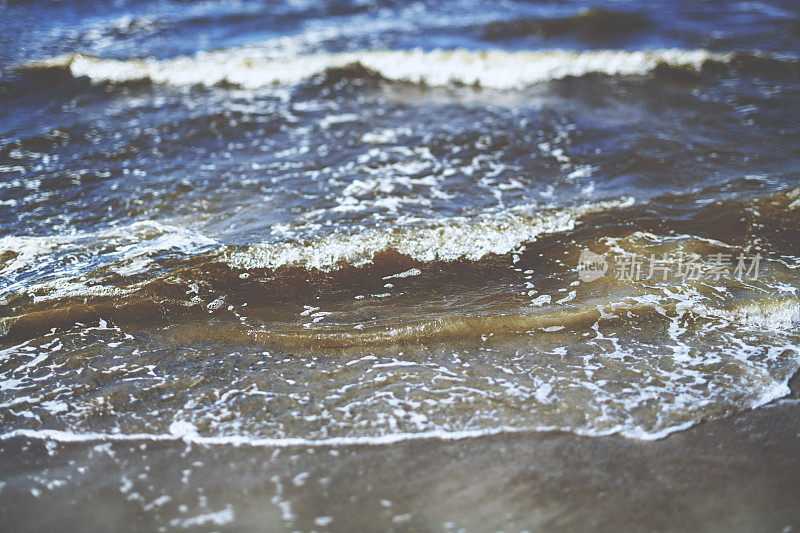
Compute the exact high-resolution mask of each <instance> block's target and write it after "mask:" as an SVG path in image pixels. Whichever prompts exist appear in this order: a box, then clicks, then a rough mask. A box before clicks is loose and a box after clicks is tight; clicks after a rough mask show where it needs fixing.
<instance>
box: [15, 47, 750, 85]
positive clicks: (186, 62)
mask: <svg viewBox="0 0 800 533" xmlns="http://www.w3.org/2000/svg"><path fill="white" fill-rule="evenodd" d="M734 57H735V55H734V54H730V53H715V52H711V51H708V50H684V49H677V48H673V49H661V50H646V51H626V50H592V51H586V52H577V51H569V50H543V51H520V52H508V51H501V50H488V51H470V50H463V49H459V50H434V51H423V50H421V49H413V50H378V51H359V52H346V53H318V54H309V55H299V56H292V57H287V58H279V59H275V58H270V57H260V56H258V54H256V53H254V52H253V51H252V50H244V49H228V50H219V51H214V52H203V53H199V54H197V55H195V56H191V57H189V56H184V57H176V58H172V59H165V60H156V59H152V58H147V59H127V60H118V59H101V58H97V57H90V56H86V55H81V54H72V55H66V56H59V57H55V58H51V59H45V60H41V61H35V62H32V63H28V64H27V65H25V67H26V68H28V69H66V70H68V71H69V72H71V74H72V75H73V76H75V77H87V78H89V79H90V80H91V81H92V82H93V83H126V82H141V81H149V82H153V83H159V84H167V85H179V86H192V85H205V86H213V85H220V84H230V85H235V86H239V87H244V88H258V87H265V86H270V85H292V84H297V83H300V82H303V81H307V80H309V79H311V78H313V77H314V76H318V75H322V74H325V73H326V72H327V71H330V70H334V69H342V68H345V67H351V66H352V67H360V68H361V69H366V70H368V71H370V72H372V73H374V74H376V75H378V76H380V77H382V78H384V79H387V80H390V81H396V82H408V83H414V84H421V85H427V86H439V87H446V86H450V85H475V86H480V87H485V88H491V89H499V90H511V89H520V88H524V87H527V86H530V85H533V84H536V83H541V82H546V81H550V80H557V79H561V78H566V77H568V76H585V75H587V74H593V73H597V74H606V75H610V76H635V75H645V74H647V73H649V72H652V71H654V70H655V69H657V68H659V67H661V66H667V67H673V68H687V69H691V70H700V69H701V68H702V67H703V64H704V63H707V62H718V63H728V62H730V61H731V60H732V59H733V58H734Z"/></svg>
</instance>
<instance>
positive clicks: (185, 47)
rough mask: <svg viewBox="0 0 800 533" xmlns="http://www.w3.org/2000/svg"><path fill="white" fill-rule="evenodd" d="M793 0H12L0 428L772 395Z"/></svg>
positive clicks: (172, 427) (262, 441)
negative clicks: (588, 267)
mask: <svg viewBox="0 0 800 533" xmlns="http://www.w3.org/2000/svg"><path fill="white" fill-rule="evenodd" d="M587 7H588V8H591V9H589V10H587V9H586V8H587ZM799 11H800V10H799V9H798V7H797V6H796V5H795V3H793V2H789V1H785V2H781V1H778V0H774V1H770V2H717V1H707V2H688V1H687V2H672V3H670V4H669V5H664V4H661V5H652V6H641V5H639V4H638V3H635V2H625V1H615V2H596V3H593V4H591V5H590V6H586V5H583V4H578V3H575V2H542V3H540V2H524V1H505V2H496V3H487V2H470V1H466V2H416V3H411V4H409V3H394V2H389V1H377V2H292V3H288V4H286V5H280V6H276V5H273V4H271V3H262V2H255V1H253V2H251V1H244V0H242V1H236V2H234V1H231V2H196V3H190V4H185V3H182V2H171V1H157V2H125V1H121V2H115V3H113V4H107V3H100V4H93V3H80V2H71V1H63V2H55V1H26V2H6V3H4V4H2V7H0V12H1V13H2V17H0V30H2V31H0V35H2V36H1V37H0V73H2V78H1V79H0V109H1V110H2V113H0V175H2V177H0V276H2V277H0V312H1V313H2V318H1V319H0V320H1V321H2V322H1V323H0V333H2V335H3V344H2V347H1V350H2V351H0V421H1V422H0V424H1V426H0V439H3V440H9V439H12V438H15V437H19V436H26V437H28V438H31V439H50V440H56V441H65V442H66V441H70V442H71V441H84V440H87V441H90V442H95V441H98V440H101V441H104V440H111V441H114V440H129V439H133V440H145V441H148V440H155V441H160V440H167V441H172V440H179V439H183V440H185V441H187V442H197V443H206V444H219V445H222V446H226V445H229V444H242V443H246V444H251V445H254V446H268V447H276V446H277V447H280V446H288V445H295V444H298V443H302V444H309V445H333V446H340V445H341V446H346V445H348V444H352V443H373V444H380V443H384V444H387V443H393V442H397V441H399V440H406V439H420V438H424V439H456V438H458V439H461V438H470V437H475V436H480V435H486V434H497V433H505V432H521V431H545V430H561V431H566V432H572V433H576V434H580V435H588V436H599V435H607V434H620V435H622V436H624V437H629V438H632V439H644V440H651V439H658V438H662V437H664V436H666V435H668V434H670V433H673V432H676V431H680V430H683V429H686V428H688V427H691V426H693V425H695V424H697V423H698V422H701V421H704V420H713V419H718V418H722V417H725V416H728V415H731V414H735V413H741V412H744V411H747V410H750V409H752V408H756V407H758V406H761V405H763V404H765V403H768V402H770V401H772V400H774V399H776V398H779V397H781V396H784V395H786V394H787V393H788V392H789V388H788V387H787V385H786V383H787V381H788V379H789V378H790V377H791V376H792V375H793V373H794V372H795V370H796V369H797V367H798V365H799V364H800V342H799V341H800V338H799V337H798V334H797V325H798V322H800V300H798V294H797V290H798V288H799V287H800V277H798V268H800V235H799V234H798V222H800V173H799V172H798V170H799V167H798V163H797V161H798V155H799V152H798V146H800V143H798V140H800V127H798V123H800V121H799V120H798V119H800V77H799V75H800V61H799V60H798V57H797V54H796V50H798V49H799V48H800V47H799V45H800V31H799V30H798V24H797V20H798V14H799ZM584 250H590V251H592V252H593V253H596V254H601V255H603V256H604V257H605V258H606V259H607V260H608V261H610V264H609V266H608V270H607V272H606V274H605V276H602V277H601V278H599V279H596V280H593V281H581V280H580V277H579V272H578V271H577V270H576V267H577V266H578V264H579V259H580V257H581V253H582V252H583V251H584ZM693 254H694V255H693ZM720 254H721V255H720ZM626 256H627V257H628V258H630V257H635V258H639V259H641V260H642V265H641V275H638V271H637V275H635V276H634V275H631V274H632V272H626V271H625V269H624V268H623V267H624V264H625V257H626ZM691 256H694V257H698V258H700V262H701V263H702V265H703V268H704V269H705V270H703V271H702V272H699V273H697V274H698V275H696V276H694V277H692V276H686V275H682V274H681V272H680V271H679V268H680V265H683V261H684V259H685V258H688V257H691ZM715 257H716V258H717V259H723V260H724V261H723V262H724V263H725V268H724V269H723V271H722V272H718V273H717V275H715V274H714V271H713V263H714V258H715ZM756 257H757V258H758V265H757V266H758V269H757V271H754V270H752V267H753V261H754V260H756V259H755V258H756ZM651 258H659V260H662V261H663V262H664V263H663V264H662V266H664V267H665V270H660V271H657V272H655V274H653V275H650V274H652V273H653V272H652V271H651V270H650V267H651V264H650V261H651ZM739 261H743V265H744V266H745V269H744V270H742V271H739V272H737V271H736V267H737V266H740V265H739ZM717 266H719V265H717ZM748 269H750V270H749V272H748ZM662 274H663V276H662ZM684 274H685V273H684Z"/></svg>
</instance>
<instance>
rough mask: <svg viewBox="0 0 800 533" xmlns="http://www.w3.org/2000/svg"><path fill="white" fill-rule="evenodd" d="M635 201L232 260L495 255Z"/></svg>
mask: <svg viewBox="0 0 800 533" xmlns="http://www.w3.org/2000/svg"><path fill="white" fill-rule="evenodd" d="M633 203H634V200H633V199H632V198H621V199H618V200H608V201H603V202H594V203H589V204H582V205H578V206H574V207H568V208H563V209H559V210H554V211H546V212H542V213H533V214H530V213H527V211H529V210H530V209H531V208H530V207H527V206H525V207H517V208H513V209H508V210H506V211H504V212H502V213H499V214H496V215H492V216H482V217H476V218H473V219H467V218H449V219H446V220H443V221H439V222H438V223H437V224H433V225H430V226H426V227H421V228H406V229H402V230H399V229H398V230H395V231H389V230H378V229H374V230H365V231H362V232H360V233H357V234H352V235H341V234H333V235H330V236H326V237H324V238H319V239H316V240H313V241H311V242H308V243H305V244H297V243H263V244H260V245H255V246H251V247H249V248H246V249H244V250H235V251H232V252H229V253H228V254H227V260H228V262H229V263H230V264H231V265H232V266H234V267H237V268H270V269H274V268H278V267H281V266H302V267H304V268H308V269H318V270H333V269H335V268H337V267H338V266H340V265H341V264H348V265H351V266H361V265H365V264H368V263H369V262H371V261H372V259H373V257H374V255H375V254H376V253H378V252H381V251H384V250H388V249H394V250H396V251H397V252H399V253H401V254H404V255H407V256H409V257H411V258H413V259H416V260H418V261H424V262H433V261H455V260H458V259H468V260H472V261H477V260H479V259H481V258H483V257H485V256H487V255H490V254H496V255H504V254H507V253H510V252H512V251H514V250H515V249H517V248H518V247H519V246H520V245H522V244H523V243H525V242H530V241H533V240H535V239H536V238H537V237H539V236H540V235H544V234H549V233H558V232H562V231H570V230H572V229H574V227H575V225H576V223H577V219H578V218H579V217H581V216H583V215H587V214H591V213H595V212H602V211H608V210H611V209H622V208H625V207H629V206H630V205H633Z"/></svg>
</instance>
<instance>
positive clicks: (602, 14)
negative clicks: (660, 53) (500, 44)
mask: <svg viewBox="0 0 800 533" xmlns="http://www.w3.org/2000/svg"><path fill="white" fill-rule="evenodd" d="M648 26H650V21H649V20H648V19H647V18H645V17H643V16H642V15H639V14H636V13H630V12H626V11H614V10H610V9H601V8H594V9H587V10H583V11H580V12H578V13H577V14H575V15H572V16H569V17H564V18H552V19H545V18H531V19H520V20H512V21H503V22H492V23H490V24H487V25H486V26H485V28H484V31H483V37H484V38H485V39H489V40H500V39H509V38H515V37H525V36H530V35H539V36H542V37H555V36H561V35H565V34H570V35H574V36H577V37H579V38H581V39H585V40H590V41H598V40H602V39H608V38H618V37H620V36H624V35H626V34H630V33H634V32H637V31H642V30H644V29H646V28H647V27H648Z"/></svg>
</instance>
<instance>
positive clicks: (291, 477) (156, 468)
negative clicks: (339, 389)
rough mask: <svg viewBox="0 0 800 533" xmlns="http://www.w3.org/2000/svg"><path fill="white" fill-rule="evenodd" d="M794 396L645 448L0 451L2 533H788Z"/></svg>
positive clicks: (540, 440) (495, 443)
mask: <svg viewBox="0 0 800 533" xmlns="http://www.w3.org/2000/svg"><path fill="white" fill-rule="evenodd" d="M791 386H792V395H791V396H790V397H788V398H785V399H783V400H779V401H777V402H774V403H772V404H770V405H768V406H766V407H762V408H759V409H756V410H754V411H750V412H747V413H744V414H741V415H738V416H733V417H730V418H726V419H722V420H716V421H713V422H708V423H702V424H699V425H697V426H695V427H693V428H690V429H689V430H687V431H683V432H678V433H675V434H672V435H670V436H669V437H667V438H665V439H662V440H658V441H653V442H644V441H636V440H631V439H625V438H621V437H616V436H611V437H579V436H575V435H573V434H569V433H561V432H553V433H521V434H505V435H497V436H493V437H484V438H477V439H465V440H460V441H452V442H443V441H437V440H420V441H408V442H402V443H398V444H393V445H385V446H343V447H342V446H340V447H330V446H321V447H289V448H282V449H275V448H268V447H263V448H262V447H250V446H241V447H233V446H218V447H217V446H209V447H205V446H198V445H186V444H184V443H183V442H145V441H131V442H116V443H102V442H92V443H55V442H49V443H48V442H44V441H39V440H37V441H30V440H27V439H25V438H14V439H10V440H7V441H5V442H2V443H1V444H0V450H2V453H1V454H0V479H2V480H3V483H4V485H3V488H2V491H0V495H1V496H2V498H0V501H1V502H2V503H0V518H1V520H0V522H1V523H2V524H3V527H2V529H3V530H5V531H45V530H61V531H109V530H116V531H144V530H147V531H156V530H162V529H163V530H194V531H216V530H221V531H281V530H299V531H312V530H317V531H326V530H328V531H379V530H389V529H393V530H396V531H407V530H408V531H411V530H413V531H449V530H465V531H489V530H492V531H498V530H503V531H523V530H546V531H581V530H593V531H620V530H623V531H624V530H638V531H642V530H652V531H686V530H701V531H791V530H796V529H797V528H798V527H800V506H799V505H798V502H800V483H798V479H800V379H798V377H797V376H796V377H795V378H794V379H793V381H792V383H791Z"/></svg>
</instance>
